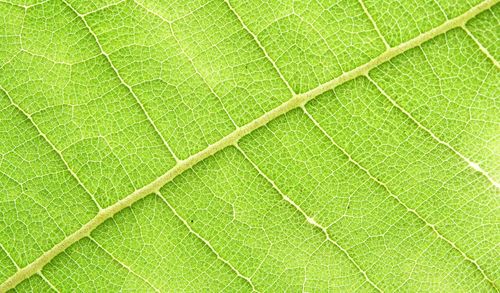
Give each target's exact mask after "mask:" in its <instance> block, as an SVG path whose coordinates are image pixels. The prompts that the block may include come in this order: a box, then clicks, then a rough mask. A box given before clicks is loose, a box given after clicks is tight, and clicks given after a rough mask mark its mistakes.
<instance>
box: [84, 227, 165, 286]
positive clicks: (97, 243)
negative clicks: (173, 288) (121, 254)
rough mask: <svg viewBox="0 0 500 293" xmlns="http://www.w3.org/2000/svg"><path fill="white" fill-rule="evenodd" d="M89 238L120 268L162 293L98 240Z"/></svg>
mask: <svg viewBox="0 0 500 293" xmlns="http://www.w3.org/2000/svg"><path fill="white" fill-rule="evenodd" d="M88 238H89V239H90V240H91V241H92V242H94V244H95V245H97V246H98V247H99V248H100V249H101V250H102V251H104V252H105V253H106V254H107V255H108V256H109V257H111V258H112V259H113V260H114V261H115V262H117V263H118V264H119V265H120V266H122V267H123V268H124V269H126V270H127V271H129V273H131V274H132V275H134V276H136V277H137V278H139V279H141V280H142V281H143V282H145V283H146V284H148V286H149V287H151V288H152V289H153V290H154V291H155V292H160V289H158V288H156V287H155V286H154V285H153V284H152V283H151V282H149V281H148V279H146V278H144V277H143V276H141V275H139V274H138V273H136V272H135V271H134V270H132V268H131V267H130V266H128V265H126V264H125V263H124V262H122V261H121V260H119V259H117V258H116V257H115V256H114V255H113V254H112V253H111V252H110V251H109V250H107V249H106V248H104V246H102V245H101V244H100V243H99V242H97V240H95V239H94V237H92V236H88Z"/></svg>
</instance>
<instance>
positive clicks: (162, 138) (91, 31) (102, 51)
mask: <svg viewBox="0 0 500 293" xmlns="http://www.w3.org/2000/svg"><path fill="white" fill-rule="evenodd" d="M62 2H63V3H64V4H65V5H66V6H67V7H68V8H69V9H70V10H71V11H72V12H73V13H74V14H76V16H77V17H78V18H80V19H81V21H82V22H83V24H84V25H85V28H86V29H87V30H88V32H89V33H90V34H91V35H92V37H93V38H94V40H95V42H96V44H97V46H98V47H99V50H100V51H101V54H102V55H103V56H104V57H105V58H106V61H107V62H108V63H109V65H110V66H111V68H112V69H113V71H114V73H115V74H116V76H117V77H118V79H119V80H120V83H121V84H123V86H125V87H126V88H127V90H128V91H129V92H130V94H132V96H133V97H134V99H135V101H136V103H137V104H138V105H139V107H140V108H141V110H142V112H143V113H144V115H145V116H146V119H147V120H148V122H149V124H151V126H152V127H153V129H154V130H155V133H156V134H157V135H158V137H159V138H160V139H161V141H162V142H163V144H164V145H165V147H166V148H167V149H168V152H169V153H170V155H171V156H172V157H173V158H174V159H175V161H176V162H178V161H179V158H178V157H177V155H176V154H175V153H174V151H173V150H172V148H171V147H170V145H169V144H168V143H167V141H166V140H165V138H164V137H163V135H161V132H160V130H158V127H156V124H155V123H154V122H153V119H151V117H150V116H149V114H148V112H147V111H146V108H144V105H143V104H142V102H141V100H140V99H139V97H137V95H136V94H135V92H134V90H133V89H132V87H131V86H130V85H129V84H127V83H126V82H125V80H124V79H123V78H122V76H121V75H120V72H119V71H118V69H117V68H116V66H115V65H114V64H113V62H112V61H111V58H110V57H109V54H108V53H106V51H104V48H103V47H102V45H101V42H99V38H98V37H97V35H96V34H95V33H94V31H93V30H92V28H91V27H90V25H89V24H88V23H87V20H85V16H84V15H82V14H80V13H79V12H78V11H76V10H75V9H74V8H73V6H71V4H69V3H68V2H66V0H63V1H62Z"/></svg>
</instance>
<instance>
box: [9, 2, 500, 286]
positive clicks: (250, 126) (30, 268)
mask: <svg viewBox="0 0 500 293" xmlns="http://www.w3.org/2000/svg"><path fill="white" fill-rule="evenodd" d="M496 2H497V1H496V0H486V1H484V2H482V3H480V4H478V5H476V6H474V7H472V8H471V9H470V10H468V11H467V12H465V13H464V14H462V15H460V16H458V17H456V18H453V19H450V20H448V21H446V22H445V23H443V24H442V25H440V26H438V27H436V28H434V29H432V30H430V31H427V32H425V33H422V34H420V35H419V36H417V37H415V38H413V39H411V40H409V41H407V42H404V43H402V44H400V45H398V46H395V47H392V48H390V49H388V50H386V51H385V52H384V53H382V54H380V55H379V56H378V57H376V58H374V59H372V60H371V61H369V62H367V63H365V64H363V65H361V66H359V67H357V68H355V69H353V70H351V71H348V72H345V73H343V74H342V75H340V76H338V77H336V78H334V79H332V80H330V81H328V82H326V83H324V84H322V85H320V86H318V87H316V88H314V89H312V90H310V91H307V92H305V93H302V94H296V95H294V96H293V97H292V98H291V99H290V100H288V101H286V102H285V103H283V104H281V105H280V106H278V107H276V108H274V109H272V110H271V111H269V112H267V113H265V114H264V115H262V116H260V117H258V118H257V119H255V120H253V121H251V122H249V123H247V124H245V125H243V126H241V127H240V128H238V129H236V130H235V131H233V132H231V133H230V134H228V135H227V136H225V137H223V138H222V139H220V140H219V141H217V142H215V143H214V144H212V145H210V146H208V147H207V148H205V149H204V150H202V151H200V152H198V153H196V154H194V155H192V156H190V157H188V158H187V159H185V160H178V162H177V164H176V165H175V166H174V167H173V168H172V169H170V170H169V171H168V172H166V173H165V174H163V175H162V176H160V177H158V178H157V179H156V180H154V181H153V182H151V183H149V184H148V185H146V186H144V187H142V188H140V189H138V190H136V191H134V192H133V193H131V194H129V195H128V196H126V197H124V198H123V199H121V200H119V201H118V202H116V203H115V204H113V205H111V206H109V207H107V208H104V209H102V210H100V211H99V212H98V213H97V215H96V216H95V217H94V218H92V219H91V220H90V221H89V222H87V223H86V224H85V225H83V226H82V227H81V228H80V229H78V230H77V231H75V232H73V233H72V234H70V235H69V236H67V237H66V238H64V239H63V240H62V241H61V242H59V243H58V244H56V245H55V246H54V247H52V248H51V249H50V250H48V251H47V252H45V253H44V254H42V255H41V256H40V257H38V258H37V259H36V260H34V261H33V262H32V263H30V264H29V265H27V266H25V267H24V268H21V269H20V270H18V271H17V272H16V273H15V274H14V275H12V276H11V277H10V278H8V279H7V280H6V281H5V282H4V283H3V284H1V285H0V291H7V290H8V289H10V288H13V287H15V286H16V285H17V284H19V283H20V282H22V281H23V280H24V279H26V278H28V277H30V276H32V275H33V274H36V273H37V272H39V271H40V270H41V269H42V268H43V267H44V266H45V265H46V264H47V263H49V262H50V261H51V260H52V259H53V258H54V257H55V256H57V255H58V254H60V253H61V252H63V251H64V250H65V249H66V248H68V247H69V246H71V245H72V244H74V243H76V242H77V241H78V240H80V239H82V238H84V237H86V236H88V235H89V233H90V232H91V231H93V230H94V229H95V228H96V227H98V226H99V225H100V224H102V223H103V222H104V221H106V220H107V219H109V218H111V217H113V215H115V214H116V213H118V212H120V211H121V210H123V209H124V208H127V207H129V206H130V205H132V204H133V203H135V202H137V201H138V200H140V199H142V198H144V197H145V196H146V195H148V194H150V193H152V192H156V191H158V190H159V189H160V188H161V187H162V186H163V185H165V184H166V183H167V182H169V181H171V180H172V179H173V178H175V177H177V176H178V175H179V174H181V173H183V172H184V171H185V170H187V169H189V168H191V167H193V166H194V165H195V164H197V163H199V162H200V161H202V160H204V159H206V158H207V157H210V156H212V155H214V154H215V153H217V152H218V151H220V150H222V149H224V148H225V147H227V146H230V145H235V144H236V143H237V142H238V140H239V139H240V138H241V137H243V136H245V135H247V134H249V133H251V132H252V131H254V130H255V129H257V128H260V127H262V126H264V125H266V124H267V123H268V122H270V121H272V120H274V119H275V118H277V117H279V116H281V115H283V114H285V113H287V112H289V111H291V110H292V109H295V108H297V107H301V106H303V105H304V104H305V103H307V102H308V101H310V100H312V99H314V98H315V97H317V96H318V95H320V94H322V93H324V92H326V91H328V90H331V89H333V88H335V87H336V86H338V85H340V84H343V83H345V82H347V81H349V80H352V79H354V78H356V77H359V76H362V75H367V74H368V72H369V71H370V70H371V69H374V68H376V67H377V66H379V65H380V64H382V63H384V62H386V61H388V60H390V59H392V58H394V57H395V56H398V55H400V54H402V53H404V52H406V51H408V50H410V49H412V48H415V47H417V46H419V45H421V44H422V43H424V42H426V41H428V40H431V39H432V38H434V37H436V36H438V35H440V34H443V33H445V32H447V31H449V30H451V29H453V28H457V27H461V26H463V25H464V24H465V23H466V22H467V21H468V20H470V19H472V18H473V17H475V16H476V15H478V14H479V13H481V12H483V11H485V10H487V9H489V8H491V7H492V6H493V5H495V4H496ZM226 3H227V4H229V3H228V2H227V1H226ZM66 4H67V3H66ZM67 5H68V4H67ZM229 6H230V5H229ZM70 7H71V6H70ZM230 7H231V6H230ZM231 8H232V7H231ZM71 9H72V10H73V11H74V12H75V13H76V14H77V15H78V16H79V17H80V18H82V20H83V21H84V22H85V23H86V21H85V20H84V18H83V17H82V16H81V15H79V14H78V13H77V12H76V11H75V10H74V9H73V8H71ZM86 26H87V28H88V29H89V31H91V29H90V28H89V27H88V25H87V24H86ZM94 37H95V34H94ZM96 42H98V41H97V38H96ZM99 45H100V44H99ZM101 51H102V48H101ZM102 53H103V55H104V56H106V58H107V59H108V61H109V62H110V64H111V61H110V59H109V56H107V55H106V53H105V52H104V51H102ZM115 69H116V68H115ZM115 72H117V71H115ZM117 75H118V73H117ZM129 88H130V87H129ZM292 92H293V91H292ZM450 244H452V243H450ZM452 245H454V244H452ZM464 257H467V256H464Z"/></svg>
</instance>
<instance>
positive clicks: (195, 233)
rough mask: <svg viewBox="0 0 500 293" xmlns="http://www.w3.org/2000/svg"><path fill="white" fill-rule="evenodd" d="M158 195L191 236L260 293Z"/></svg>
mask: <svg viewBox="0 0 500 293" xmlns="http://www.w3.org/2000/svg"><path fill="white" fill-rule="evenodd" d="M156 194H157V195H158V196H159V197H160V198H161V200H162V201H163V202H164V203H165V204H166V205H167V206H168V207H169V208H170V210H171V211H172V213H173V214H174V215H175V216H176V218H177V219H179V220H180V221H181V222H182V224H184V226H185V227H186V228H187V229H188V230H189V232H190V233H191V234H193V235H194V236H196V238H198V239H199V240H201V241H202V242H203V243H204V244H205V245H206V246H208V248H209V249H210V251H211V252H212V253H213V254H214V255H215V256H216V257H217V259H218V260H220V261H221V262H223V263H224V264H225V265H227V266H228V267H229V268H230V269H231V270H232V271H233V272H234V273H235V274H236V275H237V276H238V277H239V278H242V279H243V280H245V281H246V282H247V283H248V284H249V285H250V286H251V287H252V291H253V292H258V291H257V289H255V286H254V284H253V283H252V280H251V279H250V278H249V277H247V276H245V275H243V274H242V273H240V271H238V269H236V267H234V266H233V265H232V264H231V263H230V262H229V261H228V260H226V259H225V258H223V257H222V256H221V255H220V254H219V253H218V252H217V250H215V248H214V247H213V246H212V244H210V242H209V241H208V240H207V239H205V238H203V236H201V235H200V234H199V233H198V232H196V231H195V230H193V228H192V227H191V226H190V225H189V224H188V222H187V221H186V220H185V219H184V218H183V217H182V216H181V215H179V213H177V211H176V210H175V209H174V207H173V206H172V205H171V204H170V203H169V202H168V201H167V199H166V198H165V197H164V196H163V194H161V193H160V191H157V192H156Z"/></svg>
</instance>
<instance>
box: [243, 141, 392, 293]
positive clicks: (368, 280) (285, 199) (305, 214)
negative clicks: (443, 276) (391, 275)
mask: <svg viewBox="0 0 500 293" xmlns="http://www.w3.org/2000/svg"><path fill="white" fill-rule="evenodd" d="M235 147H236V148H237V149H238V150H239V151H240V153H241V154H242V155H243V157H245V159H246V160H247V161H248V162H249V163H250V164H251V165H252V167H253V168H254V169H255V170H257V172H258V173H259V175H261V176H262V177H263V178H264V179H265V180H266V181H267V182H268V183H269V184H271V186H272V188H273V189H274V190H276V191H277V192H278V194H279V195H281V197H282V198H283V200H284V201H286V202H287V203H288V204H290V205H291V206H293V207H294V208H295V209H296V210H297V211H298V212H299V213H301V214H302V216H304V218H305V219H306V220H307V222H308V223H309V224H311V225H313V226H315V227H316V228H319V229H320V230H321V232H322V233H323V234H324V235H325V238H326V240H327V241H329V242H331V243H332V244H333V245H334V246H335V247H337V248H338V249H339V250H340V251H342V253H344V255H345V256H347V258H348V259H349V261H350V262H351V263H352V264H353V265H354V266H355V267H356V268H357V269H358V270H359V272H360V273H361V274H362V275H363V277H364V278H365V280H366V281H367V282H368V283H369V284H370V285H371V286H373V288H375V289H377V291H379V292H383V291H382V289H380V288H379V287H378V286H377V284H375V283H374V282H373V281H372V280H371V279H370V278H369V277H368V274H367V273H366V271H365V270H363V269H362V268H361V267H360V265H359V264H358V263H357V262H356V261H355V260H354V259H353V258H352V256H351V255H350V254H349V252H348V251H347V250H346V249H345V248H343V247H342V246H340V244H339V243H338V242H337V241H335V240H333V239H332V238H331V237H330V234H329V233H328V231H327V230H326V228H325V227H323V226H322V225H321V224H320V223H318V222H316V220H314V219H313V218H312V217H310V216H309V215H307V213H306V212H305V211H304V210H303V209H302V208H301V207H300V206H299V205H298V204H297V203H295V202H294V201H293V200H292V199H291V198H290V197H288V196H287V195H286V194H284V193H283V192H282V191H281V189H280V188H279V187H278V186H277V185H276V183H275V182H274V181H273V180H272V179H271V178H269V177H268V176H267V175H266V174H265V173H264V172H263V171H262V170H261V169H260V167H259V166H257V164H255V163H254V162H253V161H252V159H250V157H248V156H247V154H246V153H245V152H244V151H243V149H241V147H240V146H239V145H238V144H235Z"/></svg>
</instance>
